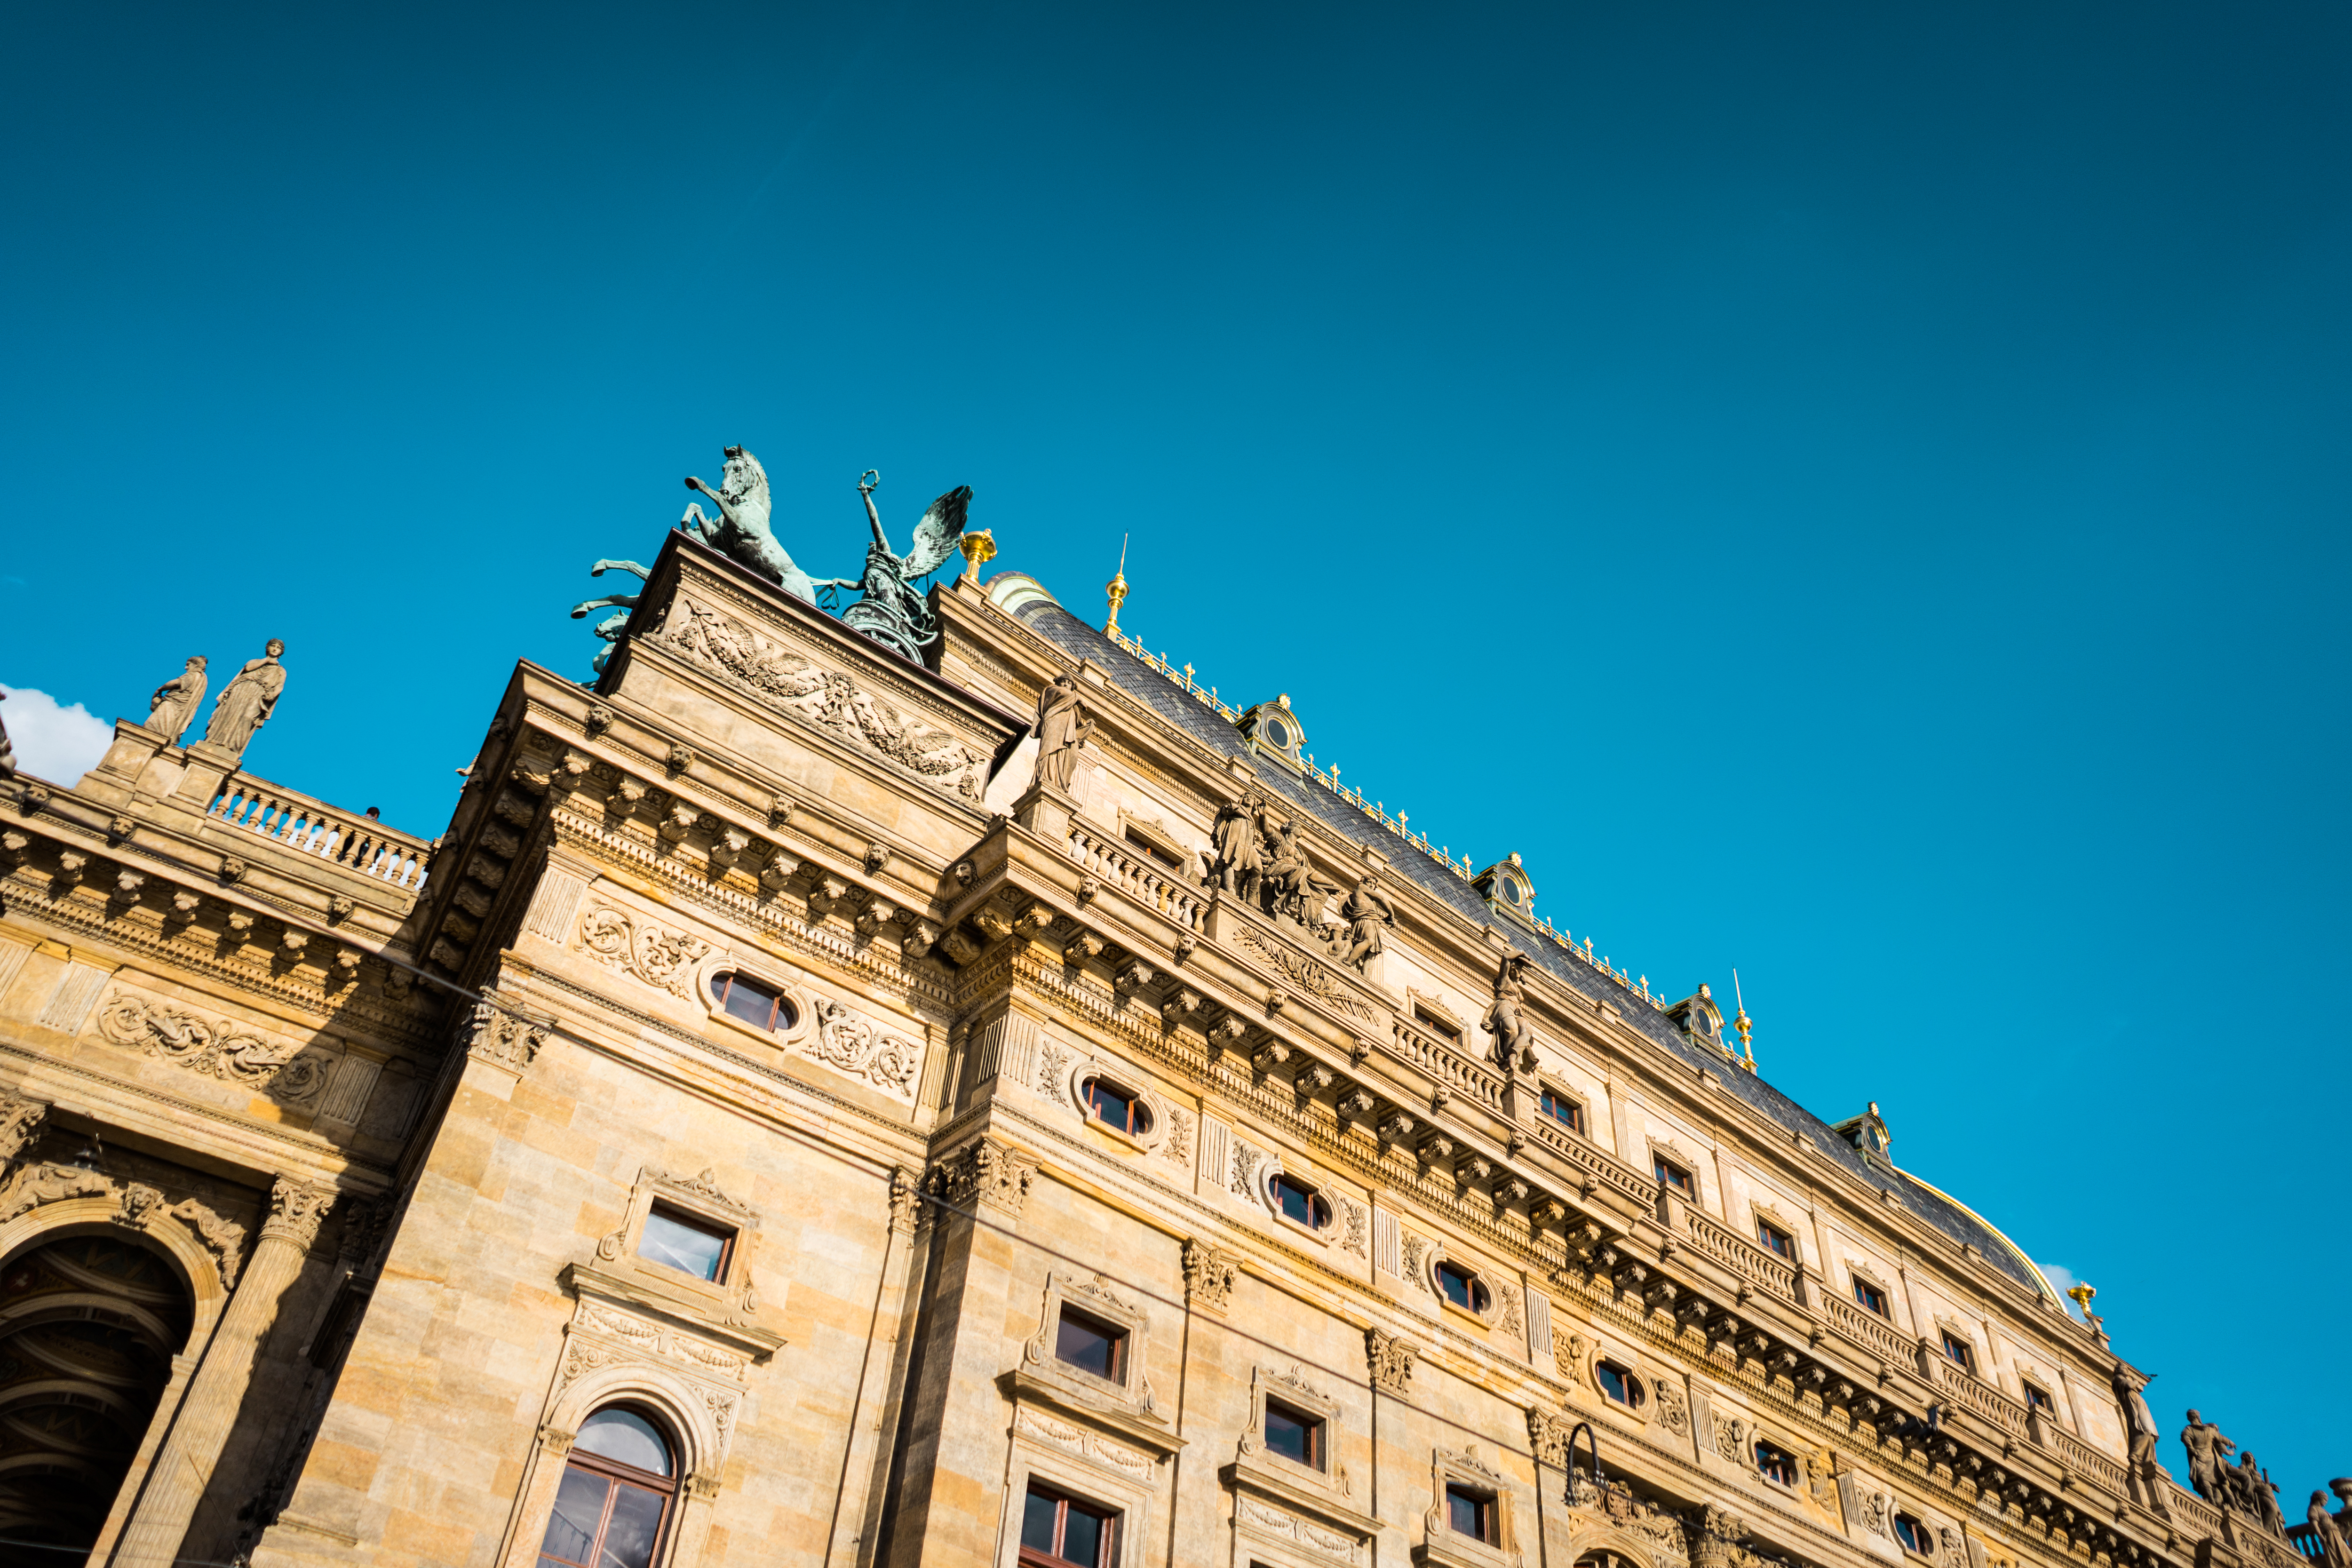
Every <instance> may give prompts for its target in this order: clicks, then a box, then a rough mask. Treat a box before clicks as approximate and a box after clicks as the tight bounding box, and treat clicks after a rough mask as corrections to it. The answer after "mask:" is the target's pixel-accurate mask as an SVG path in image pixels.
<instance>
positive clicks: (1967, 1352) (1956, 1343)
mask: <svg viewBox="0 0 2352 1568" xmlns="http://www.w3.org/2000/svg"><path fill="white" fill-rule="evenodd" d="M1944 1353H1945V1354H1946V1355H1948V1356H1949V1357H1950V1358H1951V1361H1952V1364H1953V1365H1954V1366H1957V1367H1958V1368H1959V1369H1960V1370H1961V1371H1962V1372H1974V1371H1976V1369H1977V1352H1976V1347H1975V1346H1974V1345H1972V1344H1970V1343H1969V1342H1968V1341H1966V1340H1964V1339H1962V1338H1960V1336H1959V1335H1958V1334H1956V1333H1954V1332H1952V1331H1951V1330H1949V1329H1946V1330H1945V1331H1944Z"/></svg>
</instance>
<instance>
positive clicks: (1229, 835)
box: [1209, 790, 1265, 899]
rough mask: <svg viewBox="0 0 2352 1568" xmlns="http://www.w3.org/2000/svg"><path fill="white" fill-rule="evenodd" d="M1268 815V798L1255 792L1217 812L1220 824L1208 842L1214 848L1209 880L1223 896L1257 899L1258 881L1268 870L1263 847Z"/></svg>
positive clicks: (1213, 829) (1211, 829)
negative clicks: (1266, 803) (1262, 830)
mask: <svg viewBox="0 0 2352 1568" xmlns="http://www.w3.org/2000/svg"><path fill="white" fill-rule="evenodd" d="M1264 816H1265V796H1263V795H1259V794H1258V793H1257V791H1255V790H1251V791H1250V792H1249V793H1248V794H1246V795H1243V796H1242V798H1241V799H1239V800H1231V801H1227V802H1226V803H1225V804H1224V805H1223V806H1221V807H1219V808H1218V811H1217V820H1216V822H1215V824H1214V825H1213V826H1211V827H1210V829H1209V842H1210V843H1211V844H1212V845H1213V846H1214V848H1213V850H1212V851H1211V853H1210V857H1209V880H1210V882H1211V883H1212V884H1213V885H1214V886H1215V887H1216V888H1217V889H1218V890H1220V891H1221V892H1226V893H1231V894H1233V895H1234V897H1236V898H1241V899H1255V898H1256V897H1257V886H1258V879H1259V878H1260V877H1261V876H1262V875H1263V874H1264V873H1265V855H1264V854H1263V852H1262V849H1261V843H1260V839H1261V830H1260V825H1261V822H1262V821H1263V818H1264Z"/></svg>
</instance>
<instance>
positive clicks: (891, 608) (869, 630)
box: [812, 468, 971, 663]
mask: <svg viewBox="0 0 2352 1568" xmlns="http://www.w3.org/2000/svg"><path fill="white" fill-rule="evenodd" d="M881 483H882V476H881V475H880V474H879V473H878V472H877V471H876V470H874V469H872V468H868V469H866V472H865V473H863V474H862V475H860V476H858V480H857V494H858V496H859V498H860V499H861V500H864V501H865V502H866V521H867V522H869V523H871V524H872V525H873V528H874V542H873V543H872V544H869V545H867V546H866V570H865V571H864V573H862V574H859V575H858V576H856V577H823V578H817V579H815V580H814V582H813V584H812V585H813V586H814V587H817V588H820V589H828V590H830V589H839V588H856V589H857V590H858V591H859V594H860V597H859V598H858V599H857V600H856V603H854V604H852V605H850V606H849V607H848V608H847V609H845V610H844V611H842V612H841V620H842V624H843V625H844V626H851V627H854V628H856V630H858V631H861V632H864V633H865V634H866V636H867V637H872V638H873V639H874V640H875V641H876V642H878V643H880V644H881V645H882V646H883V647H887V648H888V649H890V650H891V651H892V652H893V653H897V654H900V655H903V656H904V657H905V658H909V659H912V660H915V661H916V662H918V663H919V662H921V660H922V657H923V650H924V649H925V648H927V647H930V645H931V644H932V643H934V642H936V641H938V640H939V635H940V625H939V619H938V617H937V616H933V615H932V614H931V607H930V605H927V604H925V603H924V602H923V595H920V594H919V593H917V592H916V591H915V584H917V583H918V582H919V581H921V580H922V579H923V578H925V577H928V576H929V575H930V574H932V573H934V572H936V571H938V570H939V569H940V563H942V562H944V561H946V560H947V558H948V557H949V556H950V555H952V554H954V553H955V552H956V544H957V542H958V541H959V540H960V539H961V538H962V536H963V524H964V517H965V514H966V513H967V512H968V511H969V510H971V486H970V485H958V486H957V487H956V488H955V489H951V490H950V491H948V493H947V494H945V495H943V496H941V497H940V499H939V500H935V501H933V502H932V503H931V505H930V510H928V511H926V512H924V513H923V517H922V521H919V522H918V523H916V524H915V535H914V540H913V542H911V543H910V544H909V545H908V547H907V553H906V554H904V555H900V554H898V553H897V552H894V551H892V550H891V548H890V536H889V535H888V534H887V533H885V532H883V531H882V513H881V510H880V509H878V508H877V507H876V506H875V504H874V491H875V490H876V489H877V488H878V487H879V486H880V485H881Z"/></svg>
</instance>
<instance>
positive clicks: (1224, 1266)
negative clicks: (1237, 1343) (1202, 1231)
mask: <svg viewBox="0 0 2352 1568" xmlns="http://www.w3.org/2000/svg"><path fill="white" fill-rule="evenodd" d="M1241 1273H1242V1260H1241V1259H1240V1258H1238V1257H1236V1256H1235V1255H1234V1254H1233V1253H1230V1252H1227V1251H1225V1250H1224V1249H1223V1248H1222V1247H1215V1246H1213V1245H1212V1244H1210V1243H1208V1242H1205V1241H1201V1240H1198V1239H1196V1238H1193V1237H1186V1238H1185V1241H1184V1299H1185V1300H1186V1301H1188V1302H1189V1303H1190V1304H1191V1305H1192V1306H1194V1307H1197V1308H1199V1309H1200V1310H1202V1311H1206V1312H1215V1313H1220V1314H1222V1313H1223V1311H1224V1310H1225V1305H1226V1303H1227V1302H1228V1301H1229V1300H1231V1299H1232V1297H1233V1293H1234V1281H1235V1280H1237V1279H1240V1278H1241Z"/></svg>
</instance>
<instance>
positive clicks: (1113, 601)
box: [1103, 533, 1127, 637]
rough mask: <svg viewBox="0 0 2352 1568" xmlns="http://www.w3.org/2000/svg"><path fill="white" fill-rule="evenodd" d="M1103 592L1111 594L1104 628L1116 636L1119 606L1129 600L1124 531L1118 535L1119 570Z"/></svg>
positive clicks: (1125, 536) (1104, 585) (1104, 586)
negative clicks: (1108, 614)
mask: <svg viewBox="0 0 2352 1568" xmlns="http://www.w3.org/2000/svg"><path fill="white" fill-rule="evenodd" d="M1103 592H1104V593H1106V594H1108V595H1110V619H1108V620H1107V621H1105V622H1104V623H1103V630H1105V631H1107V632H1108V633H1110V634H1111V635H1112V636H1114V637H1116V636H1118V607H1119V605H1122V604H1125V603H1126V602H1127V535H1126V534H1124V533H1122V534H1120V535H1119V536H1118V574H1117V575H1115V576H1113V577H1112V578H1111V580H1110V581H1109V582H1108V583H1106V584H1103Z"/></svg>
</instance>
